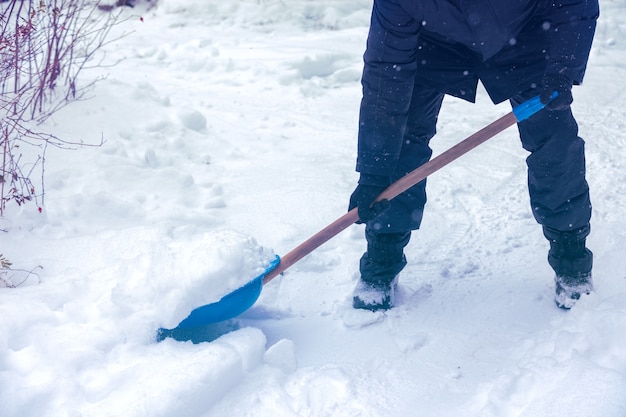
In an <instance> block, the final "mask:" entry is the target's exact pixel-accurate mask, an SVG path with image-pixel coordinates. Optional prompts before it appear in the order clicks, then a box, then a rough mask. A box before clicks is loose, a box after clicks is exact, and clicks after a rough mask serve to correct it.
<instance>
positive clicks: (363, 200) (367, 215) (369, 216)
mask: <svg viewBox="0 0 626 417" xmlns="http://www.w3.org/2000/svg"><path fill="white" fill-rule="evenodd" d="M389 183H390V181H389V178H388V177H383V176H378V175H368V174H361V178H360V179H359V185H357V187H356V189H355V190H354V192H353V193H352V195H351V196H350V205H349V206H348V211H350V210H352V209H353V208H355V207H358V212H359V220H358V221H357V224H361V223H367V222H369V221H371V220H374V219H375V218H376V217H378V216H379V215H381V214H382V213H383V212H385V211H386V210H387V209H388V208H389V206H390V203H389V200H381V201H378V202H376V203H374V204H373V205H372V203H373V202H374V200H375V199H376V197H378V196H379V195H380V193H382V192H383V191H384V190H385V188H387V186H388V185H389Z"/></svg>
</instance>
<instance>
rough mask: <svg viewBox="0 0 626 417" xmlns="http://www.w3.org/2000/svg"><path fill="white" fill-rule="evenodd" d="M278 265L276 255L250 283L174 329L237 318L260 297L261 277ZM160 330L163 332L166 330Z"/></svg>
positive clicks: (188, 317)
mask: <svg viewBox="0 0 626 417" xmlns="http://www.w3.org/2000/svg"><path fill="white" fill-rule="evenodd" d="M279 263H280V257H279V256H278V255H276V257H275V258H274V259H273V260H272V261H271V262H270V264H269V266H268V267H267V268H265V271H263V272H262V273H261V274H259V275H258V276H257V277H256V278H254V279H253V280H252V281H250V282H248V283H247V284H246V285H244V286H243V287H241V288H238V289H236V290H235V291H233V292H231V293H229V294H226V295H225V296H224V297H222V298H221V299H220V300H219V301H216V302H214V303H211V304H206V305H203V306H201V307H197V308H195V309H193V310H192V311H191V313H189V315H188V316H187V318H185V319H184V320H183V321H181V322H180V323H179V324H178V326H176V329H186V328H191V327H200V326H206V325H208V324H213V323H217V322H220V321H224V320H229V319H232V318H234V317H237V316H238V315H240V314H241V313H243V312H244V311H246V310H247V309H249V308H250V307H252V305H253V304H254V303H255V302H256V300H257V299H258V298H259V296H260V295H261V289H262V288H263V277H264V276H265V275H266V274H267V273H268V272H270V271H271V270H273V269H274V268H276V267H277V266H278V264H279ZM160 330H161V331H164V330H167V329H160ZM172 330H174V329H172Z"/></svg>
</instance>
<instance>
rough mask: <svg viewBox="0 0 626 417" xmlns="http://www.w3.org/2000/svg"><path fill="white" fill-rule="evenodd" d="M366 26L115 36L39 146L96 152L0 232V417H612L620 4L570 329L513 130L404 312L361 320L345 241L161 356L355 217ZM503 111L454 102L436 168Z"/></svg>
mask: <svg viewBox="0 0 626 417" xmlns="http://www.w3.org/2000/svg"><path fill="white" fill-rule="evenodd" d="M370 6H371V4H370V0H352V1H346V0H315V1H311V0H282V1H281V0H241V1H232V2H228V1H226V2H224V1H217V0H160V2H159V5H158V7H156V8H153V9H150V10H147V9H146V8H145V7H137V8H135V9H133V10H127V11H126V12H125V13H126V14H127V15H128V16H129V17H130V20H128V21H127V22H126V23H124V24H122V25H121V26H120V27H118V28H116V29H115V30H116V32H121V31H127V32H130V31H132V33H130V34H129V35H128V36H126V37H124V38H123V39H122V40H121V41H117V42H115V43H114V44H112V45H110V46H109V47H108V53H109V59H110V60H111V62H113V61H115V60H117V59H122V60H121V62H120V63H119V64H117V65H115V66H113V67H110V68H100V69H98V70H94V71H92V72H90V73H85V78H89V77H95V76H97V75H99V74H106V75H107V78H106V79H105V80H103V81H101V82H100V83H99V84H98V85H97V87H96V89H95V90H94V94H93V98H92V99H91V100H89V101H85V102H81V103H77V104H74V105H72V106H70V107H68V108H66V109H64V110H63V111H62V112H60V113H58V114H57V115H55V117H54V118H53V119H52V120H51V121H49V122H48V123H47V124H46V126H45V129H47V130H49V131H50V132H53V133H55V134H56V135H58V136H60V137H62V138H64V139H67V140H76V141H79V140H84V141H85V142H88V143H97V142H98V141H99V140H100V138H101V137H104V139H105V143H104V144H103V145H102V146H101V147H83V148H78V149H76V150H73V151H67V150H65V151H62V150H57V149H49V150H48V154H47V165H46V174H45V181H46V199H45V206H44V207H43V212H42V213H39V212H38V210H37V206H36V205H34V204H31V205H26V206H23V207H17V206H16V205H10V206H9V210H8V211H7V213H6V216H5V218H2V219H0V229H2V231H1V232H0V253H2V254H3V255H4V256H5V257H6V258H7V259H9V260H10V261H11V262H12V263H13V268H15V269H26V270H33V271H34V272H35V273H36V274H37V276H32V277H31V278H30V279H28V280H27V281H26V282H24V283H22V284H21V285H20V286H18V287H17V288H0V404H1V405H0V410H1V411H0V415H1V416H2V417H35V416H36V417H65V416H67V417H79V416H81V417H96V416H116V417H120V416H123V417H134V416H137V417H146V416H150V417H153V416H155V417H156V416H164V417H165V416H167V417H170V416H171V417H174V416H176V417H200V416H202V417H217V416H220V417H221V416H233V417H244V416H250V417H252V416H254V417H258V416H268V417H269V416H272V417H283V416H314V417H322V416H333V417H344V416H345V417H347V416H377V417H378V416H380V417H392V416H394V417H395V416H423V417H435V416H442V417H458V416H484V417H512V416H525V417H544V416H546V417H548V416H549V417H575V416H576V417H596V416H597V417H624V416H626V389H625V388H626V272H625V271H624V267H625V266H626V256H625V255H626V227H625V225H626V220H624V214H625V213H626V162H625V161H624V149H625V148H626V122H625V120H626V110H625V108H626V98H625V95H626V82H625V81H624V80H625V79H626V25H625V24H624V22H625V21H626V3H624V1H623V0H602V1H601V7H602V18H601V20H600V22H599V27H598V31H597V36H596V40H595V44H594V47H593V51H592V55H591V59H590V63H589V69H588V72H587V78H586V80H585V84H584V86H582V87H579V88H577V89H576V91H575V99H576V101H575V104H574V111H575V113H576V115H577V118H578V121H579V124H580V131H581V136H583V137H584V138H585V139H586V141H587V160H588V180H589V182H590V185H591V187H592V198H593V203H594V217H593V224H592V229H593V231H592V235H591V237H590V239H589V246H590V248H591V249H592V250H593V251H594V253H595V269H594V278H595V284H596V291H595V292H594V293H593V294H591V295H590V296H586V297H584V298H583V299H582V300H581V301H580V302H579V303H578V304H577V305H576V307H575V308H574V309H572V310H571V311H569V312H564V311H562V310H559V309H558V308H556V307H555V305H554V303H553V301H552V296H553V283H552V273H551V270H550V269H549V267H548V265H547V262H546V254H547V243H546V242H545V240H544V238H543V236H542V234H541V230H540V228H539V226H538V225H537V224H536V223H535V222H534V220H533V219H532V216H531V213H530V209H529V207H528V197H527V191H526V172H525V162H524V159H525V157H526V153H525V151H523V150H522V149H521V146H520V145H519V140H518V138H517V134H516V130H515V129H514V128H511V129H509V130H508V131H506V132H504V133H503V134H501V135H499V136H498V137H496V138H494V139H492V140H491V141H489V142H487V143H486V144H484V145H481V147H479V148H478V149H476V150H474V151H473V152H472V153H470V154H468V155H466V156H464V157H463V158H462V159H460V160H458V161H456V162H454V163H453V164H451V165H450V166H448V167H446V168H444V169H442V170H441V171H440V172H438V173H436V174H434V175H433V176H432V177H431V178H430V180H429V197H430V200H429V204H428V207H427V212H426V214H425V219H424V224H423V228H422V229H421V230H420V231H419V232H416V233H415V234H414V235H413V238H412V241H411V243H410V245H409V248H408V250H407V256H408V258H409V265H408V267H407V268H406V269H405V270H404V271H403V272H402V274H401V279H400V303H399V305H398V306H397V307H396V308H394V309H392V310H390V311H388V312H386V313H381V312H378V313H370V312H365V311H355V310H353V309H352V308H351V306H350V294H351V291H352V288H353V286H354V283H355V281H356V279H357V271H358V269H357V267H358V259H359V257H360V255H361V253H362V251H363V250H364V247H365V242H364V239H363V226H357V225H354V226H351V227H350V228H349V229H348V230H347V231H345V232H343V233H342V234H340V235H339V236H337V237H336V238H334V239H332V240H331V241H330V242H328V243H327V244H325V245H323V246H322V247H321V248H319V249H318V250H316V251H315V252H314V253H312V254H311V255H310V256H308V257H306V258H305V259H303V260H302V261H300V262H299V263H297V264H296V265H295V266H293V267H292V268H291V269H290V270H289V271H288V272H287V273H286V274H285V275H284V276H281V277H279V278H276V279H275V280H273V281H271V282H270V283H268V284H267V285H266V286H265V287H264V289H263V292H262V294H261V297H260V299H259V300H258V301H257V303H256V304H255V305H254V306H253V307H252V308H250V309H249V310H248V311H246V312H245V313H244V314H242V315H240V316H239V317H238V318H237V319H235V320H233V321H231V322H226V323H222V324H220V325H216V326H213V327H212V328H211V329H206V334H205V335H204V336H205V337H204V338H205V339H207V340H210V339H212V338H213V337H211V336H214V335H215V334H222V333H225V334H223V335H222V336H221V337H218V338H217V339H215V340H212V341H205V342H202V343H192V342H189V341H187V342H185V341H176V340H173V339H166V340H165V341H163V342H161V343H156V342H155V341H154V338H155V335H156V330H157V329H158V328H159V327H172V326H174V325H176V323H178V322H179V321H180V320H181V319H183V318H184V317H185V316H186V315H187V314H188V313H189V311H190V309H191V308H193V307H195V306H198V305H202V304H204V303H207V302H212V301H215V300H216V299H218V298H219V297H221V296H222V295H224V294H225V293H228V292H229V291H230V290H232V289H234V288H237V287H238V286H240V285H243V284H245V283H246V282H247V281H249V280H250V279H252V278H253V277H254V276H255V275H256V273H258V270H259V268H262V267H263V266H264V263H265V262H267V260H268V259H270V258H271V256H272V255H273V254H274V253H276V254H279V255H280V254H284V253H287V252H289V251H290V250H291V249H293V248H294V247H295V246H297V245H298V244H299V243H301V242H302V241H304V240H306V239H307V238H308V237H310V236H311V235H312V234H314V233H315V232H317V231H318V230H319V229H321V228H322V227H324V226H326V225H327V224H329V223H330V222H331V221H333V220H335V219H336V218H337V217H339V216H341V215H342V214H343V213H344V212H345V209H346V207H347V203H348V198H349V195H350V193H351V192H352V190H353V188H354V185H355V182H356V179H357V174H356V173H355V172H354V164H355V153H356V129H357V116H358V105H359V101H360V84H359V79H360V71H361V67H362V62H361V56H362V53H363V50H364V43H365V38H366V35H367V28H368V23H369V9H370ZM140 17H141V19H140ZM508 111H509V108H508V105H506V104H503V105H499V106H494V105H493V104H492V103H491V102H490V101H489V99H488V97H487V96H486V95H485V94H480V96H479V98H478V102H477V103H476V104H470V103H465V102H462V101H460V100H456V99H446V101H445V103H444V109H443V111H442V114H441V117H440V123H439V134H438V136H437V138H436V139H435V140H434V141H433V146H434V148H435V153H439V152H441V151H443V150H445V149H447V148H448V147H450V146H451V145H453V144H454V143H456V142H458V141H459V140H461V139H463V138H465V137H467V136H468V135H470V134H471V133H473V132H475V131H476V130H478V129H479V128H481V127H483V126H485V125H486V124H488V123H489V122H491V121H493V120H495V119H496V118H498V117H500V116H501V115H503V114H505V113H506V112H508ZM39 267H41V268H39ZM229 330H230V331H229ZM201 336H203V335H196V342H197V341H199V340H201V339H202V337H201Z"/></svg>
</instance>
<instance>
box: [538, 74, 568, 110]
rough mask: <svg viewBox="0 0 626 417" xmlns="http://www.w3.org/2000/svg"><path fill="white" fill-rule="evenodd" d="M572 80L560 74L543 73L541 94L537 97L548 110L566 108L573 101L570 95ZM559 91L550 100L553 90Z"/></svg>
mask: <svg viewBox="0 0 626 417" xmlns="http://www.w3.org/2000/svg"><path fill="white" fill-rule="evenodd" d="M572 84H573V83H572V80H570V79H569V78H568V77H566V76H565V75H561V74H545V75H544V76H543V80H542V81H541V88H542V90H541V95H540V96H539V99H540V100H541V102H542V103H543V104H545V105H546V109H548V110H567V109H568V108H569V106H570V104H572V102H573V101H574V98H573V97H572ZM555 91H556V92H557V93H559V95H558V96H556V97H555V98H554V100H552V101H550V98H551V97H552V94H553V93H554V92H555Z"/></svg>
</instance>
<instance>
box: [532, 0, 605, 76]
mask: <svg viewBox="0 0 626 417" xmlns="http://www.w3.org/2000/svg"><path fill="white" fill-rule="evenodd" d="M543 9H544V11H545V13H546V16H547V19H546V22H545V23H544V29H546V30H549V31H550V36H549V38H550V45H549V46H548V51H547V60H548V66H547V69H546V73H553V74H563V75H565V76H567V77H568V78H569V79H571V80H572V81H574V83H576V84H579V83H581V82H582V80H583V77H584V75H585V69H586V67H587V60H588V59H589V52H590V50H591V44H592V41H593V36H594V33H595V28H596V21H597V19H598V16H599V14H600V9H599V5H598V0H549V1H547V2H546V3H545V4H544V5H543Z"/></svg>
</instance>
